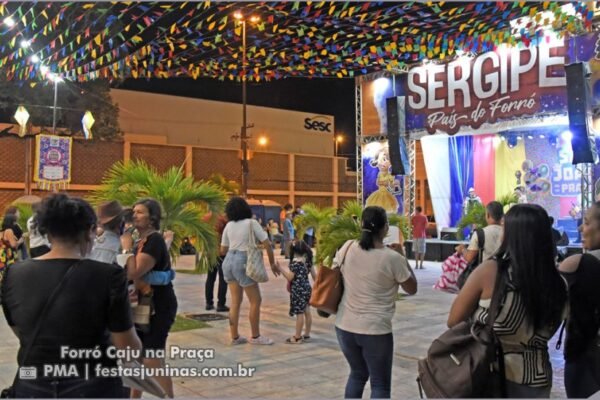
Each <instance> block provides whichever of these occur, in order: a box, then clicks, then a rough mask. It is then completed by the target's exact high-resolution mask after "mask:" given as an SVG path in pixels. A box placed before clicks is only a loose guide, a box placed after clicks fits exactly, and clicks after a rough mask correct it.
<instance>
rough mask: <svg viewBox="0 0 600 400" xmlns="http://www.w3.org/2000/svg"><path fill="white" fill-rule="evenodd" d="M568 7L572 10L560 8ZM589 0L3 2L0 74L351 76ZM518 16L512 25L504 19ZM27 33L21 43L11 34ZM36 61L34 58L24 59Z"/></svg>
mask: <svg viewBox="0 0 600 400" xmlns="http://www.w3.org/2000/svg"><path fill="white" fill-rule="evenodd" d="M566 4H571V5H572V6H573V7H572V10H574V12H568V11H567V10H566V9H565V8H564V7H563V6H564V5H566ZM593 5H594V2H551V1H544V2H536V3H528V2H496V1H487V2H468V3H466V2H465V3H460V2H451V3H445V2H426V3H423V2H416V1H407V2H361V3H355V2H350V1H347V2H324V1H322V2H281V1H280V2H277V1H273V2H247V3H246V2H240V3H234V2H210V1H205V2H181V3H180V2H176V3H175V2H174V3H163V2H160V3H159V2H126V3H125V2H90V3H80V2H19V3H12V2H5V3H2V4H1V5H0V16H1V17H2V19H4V18H6V17H8V16H11V18H12V19H13V20H14V21H15V25H14V26H12V27H8V26H5V25H4V24H2V25H0V73H2V74H3V76H6V78H7V79H9V80H41V79H43V76H44V75H45V74H41V73H40V68H41V67H42V66H44V67H47V68H48V69H49V71H51V72H53V73H57V74H59V75H61V76H62V77H64V78H68V79H72V80H76V81H82V82H83V81H88V80H91V79H97V78H105V79H109V80H114V79H123V78H152V77H154V78H171V77H179V76H181V77H184V76H185V77H192V78H199V77H211V78H217V79H231V80H240V79H242V75H243V74H242V65H241V51H242V49H241V47H242V37H241V36H242V32H241V27H240V25H239V24H236V23H235V19H234V18H232V15H233V13H234V12H236V11H240V12H242V14H244V15H245V16H248V17H249V16H251V15H257V16H260V22H258V23H252V22H250V21H248V22H247V24H246V34H247V49H246V50H247V52H246V53H247V60H248V69H247V77H246V78H247V79H248V80H251V81H262V80H271V79H280V78H284V77H289V76H292V77H293V76H298V77H353V76H355V75H358V74H367V73H371V72H375V71H379V70H393V69H395V68H402V67H405V66H406V65H407V64H413V63H416V62H420V61H422V60H423V59H425V58H427V59H430V60H434V59H439V60H447V59H451V58H452V57H455V56H456V50H461V51H464V52H471V53H482V52H485V51H490V50H493V49H494V48H495V47H496V46H498V45H500V44H502V43H507V44H509V45H511V46H517V45H523V46H529V45H532V44H536V43H537V42H538V41H540V40H543V37H544V29H552V30H554V31H555V32H557V33H558V34H559V35H564V34H566V33H569V34H580V33H583V32H586V31H590V30H591V29H592V18H593V10H594V7H593ZM519 19H521V20H522V21H527V23H526V24H524V25H519V27H518V28H511V24H510V21H518V20H519ZM24 38H25V39H27V40H29V41H30V43H31V44H30V46H29V47H27V48H24V47H21V44H20V43H21V40H22V39H24ZM32 55H36V56H37V58H39V59H40V60H41V61H40V62H36V63H33V62H32V61H31V56H32Z"/></svg>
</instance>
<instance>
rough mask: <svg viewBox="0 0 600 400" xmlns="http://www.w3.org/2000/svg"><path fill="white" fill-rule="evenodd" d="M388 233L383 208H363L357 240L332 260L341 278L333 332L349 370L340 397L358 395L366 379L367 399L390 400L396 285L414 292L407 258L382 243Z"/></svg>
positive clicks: (414, 287) (413, 283) (351, 242)
mask: <svg viewBox="0 0 600 400" xmlns="http://www.w3.org/2000/svg"><path fill="white" fill-rule="evenodd" d="M388 229H389V225H388V220H387V215H386V213H385V210H384V209H383V208H381V207H377V206H371V207H367V208H366V209H365V210H364V211H363V214H362V236H361V239H360V241H358V242H356V241H354V240H350V241H348V242H346V243H345V244H344V245H343V246H342V248H341V249H340V250H339V251H338V253H337V254H336V257H335V259H334V264H337V265H341V271H342V275H343V277H344V295H343V296H342V300H341V301H340V305H339V308H338V313H337V316H336V321H335V330H336V334H337V338H338V342H339V344H340V348H341V350H342V352H343V353H344V356H345V357H346V360H347V361H348V365H349V366H350V376H349V377H348V382H347V383H346V390H345V393H344V397H345V398H360V397H362V393H363V390H364V387H365V384H366V383H367V380H369V379H370V381H371V397H372V398H390V391H391V381H392V357H393V354H394V351H393V350H394V339H393V337H392V317H393V315H394V311H395V307H396V295H397V293H398V286H401V287H402V289H403V290H404V291H406V292H407V293H409V294H415V293H416V292H417V280H416V278H415V276H414V274H413V272H412V270H411V269H410V267H409V265H408V262H407V261H406V258H405V257H404V256H402V255H401V254H400V252H398V251H395V250H392V249H391V248H388V247H386V246H385V245H384V244H383V239H384V238H385V236H386V234H387V232H388Z"/></svg>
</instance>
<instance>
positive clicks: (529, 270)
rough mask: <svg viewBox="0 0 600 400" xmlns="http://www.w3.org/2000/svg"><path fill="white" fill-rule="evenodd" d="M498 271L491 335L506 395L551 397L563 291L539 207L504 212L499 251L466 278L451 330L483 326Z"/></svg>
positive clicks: (564, 298) (450, 322)
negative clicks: (500, 356) (502, 272)
mask: <svg viewBox="0 0 600 400" xmlns="http://www.w3.org/2000/svg"><path fill="white" fill-rule="evenodd" d="M499 268H506V269H507V271H506V275H507V280H506V282H507V283H506V285H505V287H504V288H503V290H504V295H503V300H502V302H501V308H500V311H499V314H498V316H497V317H496V316H494V317H496V320H495V323H494V331H495V333H496V334H497V335H498V337H499V339H500V342H501V343H502V348H503V351H504V363H505V369H506V384H507V385H506V386H507V395H508V397H510V398H523V397H525V398H539V397H549V396H550V389H551V388H552V366H551V365H550V357H549V354H548V340H549V339H550V338H551V337H552V336H553V335H554V333H555V332H556V330H557V329H558V327H559V326H560V323H561V320H562V318H563V316H564V311H565V305H566V301H567V288H566V285H565V282H564V280H563V279H562V278H561V276H560V274H559V273H558V270H557V268H556V264H555V262H554V248H553V242H552V231H551V230H550V220H549V218H548V214H547V213H546V211H545V210H544V209H543V208H542V207H540V206H538V205H534V204H518V205H515V206H513V207H512V208H511V209H510V210H509V211H508V213H507V214H506V215H505V217H504V238H503V240H502V244H501V246H500V249H499V250H498V252H497V253H496V256H495V257H494V259H491V260H488V261H485V262H483V263H482V264H481V265H480V266H479V267H477V268H476V269H475V271H474V272H473V273H472V274H471V275H470V276H469V278H468V279H467V282H466V283H465V286H464V287H463V288H462V290H461V291H460V292H459V294H458V296H457V297H456V299H455V300H454V303H453V304H452V308H451V309H450V315H449V316H448V326H449V327H452V326H454V325H456V324H458V323H459V322H461V321H465V320H467V319H469V318H474V319H476V320H479V321H480V322H482V323H485V322H486V320H487V316H488V308H489V306H490V302H491V297H492V295H493V291H494V283H495V281H496V274H497V273H498V270H499Z"/></svg>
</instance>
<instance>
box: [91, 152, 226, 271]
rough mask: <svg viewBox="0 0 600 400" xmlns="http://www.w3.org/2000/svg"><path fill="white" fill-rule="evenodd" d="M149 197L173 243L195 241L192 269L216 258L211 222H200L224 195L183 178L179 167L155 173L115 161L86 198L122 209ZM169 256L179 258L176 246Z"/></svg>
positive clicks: (214, 211) (145, 167)
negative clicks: (195, 257)
mask: <svg viewBox="0 0 600 400" xmlns="http://www.w3.org/2000/svg"><path fill="white" fill-rule="evenodd" d="M146 197H151V198H154V199H156V200H157V201H158V202H159V203H160V204H161V206H162V209H163V213H164V215H163V221H162V227H163V228H164V229H165V230H171V231H173V232H174V240H173V243H180V242H181V240H182V239H183V238H184V237H192V238H194V239H195V240H196V243H197V245H198V247H199V250H200V252H201V255H200V257H199V259H198V263H197V265H196V268H197V269H199V268H201V267H205V266H206V265H211V264H212V263H214V260H215V259H216V251H217V247H218V243H217V236H216V233H215V230H214V228H213V224H212V222H210V221H209V222H205V221H203V217H204V215H206V213H208V212H212V214H213V215H218V214H219V213H221V212H222V210H223V206H224V204H225V192H224V191H223V190H221V188H219V187H218V186H216V185H215V184H213V183H209V182H197V181H194V179H193V178H192V177H185V176H184V172H183V170H182V168H181V167H180V168H176V167H172V168H170V169H169V170H167V171H166V172H165V173H159V172H158V171H157V170H156V169H155V168H154V167H151V166H149V165H148V164H146V163H145V162H144V161H132V162H117V163H116V164H114V165H113V166H112V167H111V168H110V169H109V170H108V172H107V173H106V174H105V176H104V178H103V180H102V185H101V186H100V188H99V189H98V190H95V191H94V192H92V194H91V195H90V196H89V199H90V201H91V202H92V203H94V204H98V203H100V202H103V201H108V200H118V201H119V202H121V204H123V205H126V206H131V205H133V204H134V203H135V202H136V201H137V200H140V199H142V198H146ZM170 252H171V256H172V257H173V258H176V257H177V256H178V255H179V252H178V246H171V249H170Z"/></svg>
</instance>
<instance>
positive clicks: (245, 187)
mask: <svg viewBox="0 0 600 400" xmlns="http://www.w3.org/2000/svg"><path fill="white" fill-rule="evenodd" d="M233 17H234V18H235V19H236V20H238V21H239V22H240V23H241V24H242V129H241V131H240V141H241V148H242V197H244V198H247V197H248V174H249V172H250V170H249V168H248V135H247V129H248V128H250V127H251V126H248V122H247V113H246V96H247V93H246V67H247V65H246V18H245V17H244V15H243V14H242V13H241V12H239V11H237V12H235V13H234V14H233ZM249 20H250V22H253V23H256V22H258V21H260V18H259V17H257V16H251V17H250V18H249Z"/></svg>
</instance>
